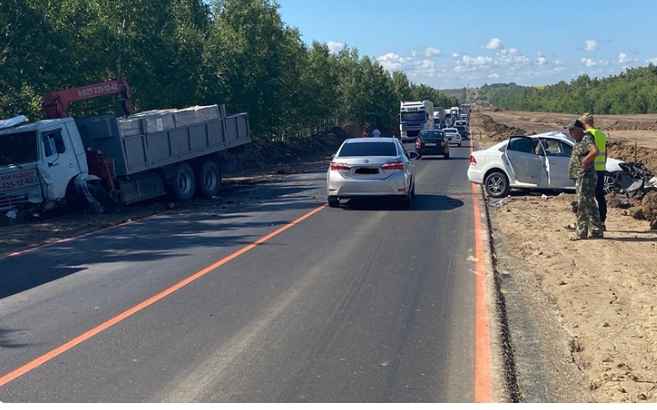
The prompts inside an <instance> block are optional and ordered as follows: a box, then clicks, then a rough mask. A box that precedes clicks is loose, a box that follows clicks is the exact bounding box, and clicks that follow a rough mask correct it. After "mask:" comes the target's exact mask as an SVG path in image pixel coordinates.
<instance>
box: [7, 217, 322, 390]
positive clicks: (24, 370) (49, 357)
mask: <svg viewBox="0 0 657 410" xmlns="http://www.w3.org/2000/svg"><path fill="white" fill-rule="evenodd" d="M324 208H326V205H322V206H320V207H318V208H315V209H313V210H312V211H310V212H308V213H306V214H305V215H302V216H300V217H299V218H297V219H295V220H294V221H292V222H290V223H288V224H286V225H284V226H282V227H280V228H278V229H277V230H275V231H274V232H271V233H270V234H268V235H265V236H263V237H262V238H260V239H258V240H257V241H255V242H253V243H251V244H249V245H246V246H245V247H243V248H242V249H240V250H238V251H236V252H234V253H232V254H230V255H228V256H226V257H225V258H223V259H221V260H219V261H217V262H215V263H213V264H212V265H210V266H208V267H207V268H205V269H202V270H200V271H198V272H196V273H195V274H193V275H192V276H189V277H188V278H186V279H184V280H182V281H180V282H178V283H177V284H175V285H173V286H171V287H169V288H168V289H165V290H163V291H162V292H160V293H158V294H157V295H155V296H152V297H150V298H148V299H146V300H145V301H143V302H141V303H140V304H138V305H137V306H135V307H133V308H131V309H128V310H126V311H125V312H123V313H121V314H119V315H117V316H115V317H113V318H112V319H110V320H108V321H106V322H104V323H101V324H100V325H98V326H96V327H94V328H93V329H91V330H88V331H86V332H85V333H83V334H81V335H80V336H78V337H76V338H74V339H72V340H70V341H68V342H66V343H64V344H63V345H61V346H59V347H57V348H55V349H53V350H51V351H49V352H48V353H46V354H44V355H42V356H40V357H38V358H36V359H34V360H32V361H31V362H29V363H27V364H25V365H23V366H21V367H19V368H18V369H16V370H14V371H12V372H10V373H7V374H6V375H4V376H2V377H0V387H2V386H4V385H5V384H7V383H9V382H11V381H13V380H15V379H17V378H19V377H20V376H22V375H24V374H25V373H28V372H30V371H32V370H34V369H36V368H37V367H39V366H41V365H42V364H44V363H46V362H48V361H50V360H52V359H54V358H55V357H57V356H59V355H60V354H62V353H64V352H66V351H68V350H70V349H72V348H73V347H75V346H77V345H79V344H80V343H82V342H84V341H86V340H89V339H90V338H92V337H94V336H95V335H97V334H99V333H100V332H102V331H104V330H107V329H108V328H110V327H112V326H113V325H115V324H117V323H119V322H121V321H122V320H124V319H126V318H128V317H129V316H132V315H133V314H135V313H137V312H139V311H141V310H143V309H145V308H146V307H148V306H150V305H152V304H153V303H155V302H158V301H159V300H161V299H163V298H165V297H166V296H168V295H170V294H172V293H173V292H175V291H177V290H179V289H181V288H182V287H184V286H186V285H188V284H190V283H192V282H193V281H195V280H196V279H199V278H200V277H202V276H204V275H206V274H208V273H209V272H212V271H213V270H214V269H217V268H218V267H220V266H221V265H224V264H225V263H228V262H230V261H232V260H233V259H235V258H237V257H238V256H240V255H242V254H244V253H246V252H248V251H250V250H251V249H253V248H255V247H256V246H258V245H261V244H263V243H264V242H266V241H268V240H269V239H271V238H273V237H275V236H276V235H278V234H280V233H282V232H283V231H286V230H288V229H289V228H291V227H293V226H294V225H297V224H298V223H300V222H301V221H303V220H305V219H307V218H309V217H311V216H312V215H314V214H316V213H317V212H319V211H321V210H322V209H324Z"/></svg>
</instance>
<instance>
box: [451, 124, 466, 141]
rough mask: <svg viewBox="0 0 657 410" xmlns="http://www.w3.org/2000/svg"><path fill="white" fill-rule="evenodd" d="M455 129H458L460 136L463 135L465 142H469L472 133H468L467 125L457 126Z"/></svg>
mask: <svg viewBox="0 0 657 410" xmlns="http://www.w3.org/2000/svg"><path fill="white" fill-rule="evenodd" d="M457 122H458V121H457ZM454 128H456V129H457V130H458V132H459V134H461V137H462V138H463V139H464V140H467V139H468V138H470V133H469V132H468V127H467V125H465V124H456V125H454Z"/></svg>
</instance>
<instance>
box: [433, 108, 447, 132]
mask: <svg viewBox="0 0 657 410" xmlns="http://www.w3.org/2000/svg"><path fill="white" fill-rule="evenodd" d="M433 126H434V128H438V129H441V128H445V127H446V125H445V109H444V108H443V107H435V108H434V109H433Z"/></svg>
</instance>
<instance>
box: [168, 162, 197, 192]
mask: <svg viewBox="0 0 657 410" xmlns="http://www.w3.org/2000/svg"><path fill="white" fill-rule="evenodd" d="M172 188H173V194H174V195H175V196H176V198H177V199H178V200H179V201H190V200H191V199H192V198H193V197H194V191H195V190H196V179H195V178H194V171H193V170H192V167H190V166H189V164H188V163H186V162H181V163H179V164H178V165H176V171H175V173H174V176H173V185H172Z"/></svg>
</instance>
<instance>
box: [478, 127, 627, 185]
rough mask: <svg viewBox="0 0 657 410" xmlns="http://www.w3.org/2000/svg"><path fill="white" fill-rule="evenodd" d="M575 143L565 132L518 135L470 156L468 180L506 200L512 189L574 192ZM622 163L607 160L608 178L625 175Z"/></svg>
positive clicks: (610, 159) (615, 160)
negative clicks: (571, 175)
mask: <svg viewBox="0 0 657 410" xmlns="http://www.w3.org/2000/svg"><path fill="white" fill-rule="evenodd" d="M574 144H575V141H574V140H573V139H572V138H571V137H570V136H569V135H567V134H565V133H564V132H561V131H552V132H546V133H542V134H535V135H530V136H524V135H517V136H513V137H510V138H509V139H507V140H505V141H502V142H500V143H498V144H496V145H493V146H492V147H490V148H487V149H483V150H477V151H474V152H472V154H471V155H470V167H469V168H468V180H470V182H472V183H475V184H479V185H483V186H484V190H485V191H486V194H487V195H488V196H490V197H492V198H502V197H505V196H507V195H508V194H509V191H510V190H511V189H512V188H520V189H540V190H543V189H545V190H562V191H574V190H575V182H574V181H573V180H572V179H569V178H568V163H569V162H570V154H571V153H572V150H573V145H574ZM620 163H622V161H619V160H617V159H613V158H607V174H608V177H607V176H606V177H605V183H606V181H607V179H608V178H610V179H611V178H612V177H613V176H614V175H618V174H619V173H621V172H622V169H621V167H620V166H619V164H620Z"/></svg>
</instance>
